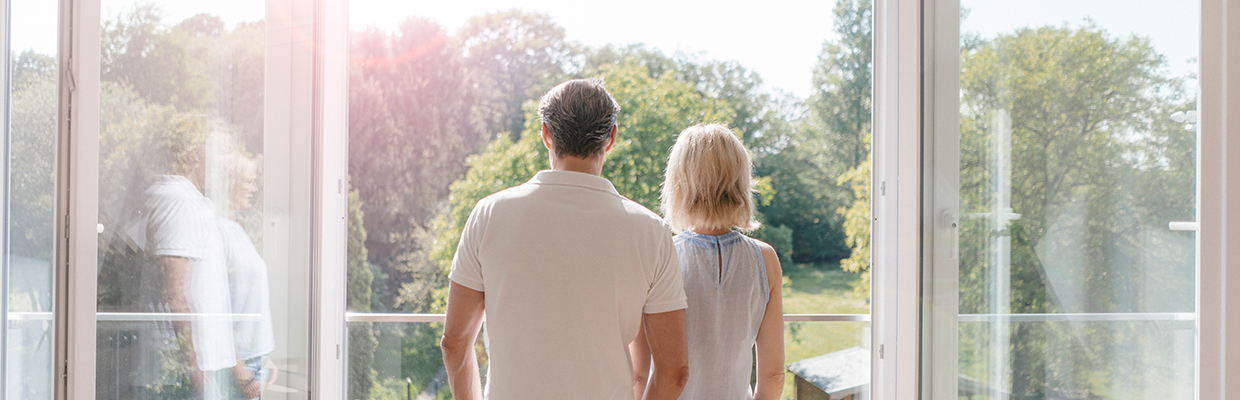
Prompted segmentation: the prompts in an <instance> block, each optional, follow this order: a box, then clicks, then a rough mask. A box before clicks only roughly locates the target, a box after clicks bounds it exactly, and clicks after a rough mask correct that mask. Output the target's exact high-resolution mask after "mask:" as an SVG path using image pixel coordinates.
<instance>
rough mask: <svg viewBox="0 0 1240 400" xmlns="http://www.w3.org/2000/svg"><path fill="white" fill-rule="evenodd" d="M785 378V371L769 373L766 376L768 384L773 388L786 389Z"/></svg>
mask: <svg viewBox="0 0 1240 400" xmlns="http://www.w3.org/2000/svg"><path fill="white" fill-rule="evenodd" d="M784 377H785V375H784V372H783V371H779V372H768V373H767V375H766V382H767V383H770V384H771V386H773V387H777V388H782V387H784Z"/></svg>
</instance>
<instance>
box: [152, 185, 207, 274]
mask: <svg viewBox="0 0 1240 400" xmlns="http://www.w3.org/2000/svg"><path fill="white" fill-rule="evenodd" d="M193 201H194V200H193V199H188V198H183V197H178V196H152V197H151V198H149V199H148V200H147V206H146V210H147V224H146V237H147V249H148V251H150V253H151V254H154V255H156V256H171V257H184V258H191V259H203V258H205V257H206V249H207V247H209V242H208V241H209V240H211V239H212V237H211V236H210V231H208V229H215V220H214V218H211V217H210V215H203V212H202V211H201V210H200V208H202V205H200V204H194V203H192V202H193Z"/></svg>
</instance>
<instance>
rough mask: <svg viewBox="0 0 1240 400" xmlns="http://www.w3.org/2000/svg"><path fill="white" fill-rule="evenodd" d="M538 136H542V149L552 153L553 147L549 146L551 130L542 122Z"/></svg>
mask: <svg viewBox="0 0 1240 400" xmlns="http://www.w3.org/2000/svg"><path fill="white" fill-rule="evenodd" d="M539 135H541V136H542V142H543V147H546V148H547V151H554V150H555V147H552V146H551V129H550V128H547V123H546V122H543V124H542V130H541V132H539Z"/></svg>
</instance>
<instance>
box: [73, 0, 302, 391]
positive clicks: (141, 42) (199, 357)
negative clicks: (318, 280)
mask: <svg viewBox="0 0 1240 400" xmlns="http://www.w3.org/2000/svg"><path fill="white" fill-rule="evenodd" d="M193 7H200V8H201V7H205V8H201V9H198V8H193ZM263 9H264V5H263V3H262V2H257V3H253V4H250V5H248V6H245V7H237V6H229V7H226V6H224V5H219V6H212V5H210V4H197V5H187V4H182V3H181V2H168V3H164V4H153V3H146V2H140V3H137V4H131V3H127V2H124V1H105V2H104V4H103V10H104V19H105V20H104V21H103V32H102V41H103V43H102V54H101V58H102V65H101V67H102V80H103V82H102V88H101V89H102V90H101V94H100V103H101V107H102V110H101V111H102V112H101V114H100V120H101V126H102V131H101V133H100V138H99V139H100V157H99V159H100V165H99V171H100V193H99V209H100V215H99V223H100V224H101V225H102V227H103V232H102V233H101V234H100V236H99V237H100V246H99V249H100V253H99V280H98V293H99V297H98V309H99V315H98V321H99V322H98V342H97V349H98V355H97V366H96V367H97V368H96V373H97V379H96V381H97V389H96V393H97V398H101V399H183V398H198V399H254V398H259V397H262V398H281V399H283V398H304V397H306V392H305V371H306V369H305V363H306V355H307V354H306V353H307V351H308V347H305V346H301V345H299V344H302V343H306V341H307V340H308V339H307V335H308V334H307V332H308V330H309V329H308V328H309V322H308V319H307V317H306V316H307V315H308V314H303V313H302V312H303V311H304V310H305V306H304V304H305V303H307V302H308V300H307V297H306V294H305V293H304V289H298V288H297V285H298V284H297V283H296V282H298V281H297V280H296V278H297V277H299V276H305V267H304V266H302V267H297V268H294V267H291V266H292V265H302V264H301V263H297V262H296V260H298V258H297V257H304V255H300V256H299V254H302V253H304V252H307V251H308V249H305V248H300V250H299V248H297V247H293V248H291V249H289V248H287V247H288V245H287V244H285V245H284V247H280V246H279V244H282V243H287V242H290V241H292V242H295V243H296V242H297V238H296V237H293V236H292V235H293V233H292V232H290V231H289V229H288V228H287V227H286V226H285V225H286V224H285V223H286V222H288V221H289V219H290V216H289V215H286V214H285V213H286V212H287V211H286V210H288V209H289V206H288V205H287V203H285V204H281V203H279V202H277V201H275V200H269V199H268V197H274V198H281V199H283V198H288V197H292V196H291V194H290V193H288V192H287V191H288V186H287V181H288V180H289V179H288V176H290V173H289V168H290V165H266V164H264V163H263V161H262V160H263V154H272V153H275V154H281V155H283V154H286V153H287V152H289V149H283V148H278V147H267V148H264V144H265V143H271V142H272V138H270V136H271V134H270V133H265V132H264V131H263V90H264V85H263V73H264V71H263V69H264V63H265V61H264V37H265V26H264V23H263V21H262V20H261V18H262V16H263ZM264 176H275V177H284V179H281V180H278V181H277V182H276V183H275V184H266V182H264V180H263V179H262V177H264ZM281 183H283V184H284V185H281ZM291 217H292V218H293V219H294V220H296V219H297V218H308V215H296V214H295V215H292V216H291ZM264 238H266V239H267V240H269V241H271V242H274V243H276V244H277V247H267V248H264V247H265V246H264V242H263V239H264ZM269 243H270V242H269ZM299 290H303V291H299ZM278 294H284V295H283V296H281V295H278ZM277 300H278V301H277ZM273 309H274V310H280V311H282V312H283V314H284V315H282V316H280V317H277V315H276V314H273V313H272V310H273Z"/></svg>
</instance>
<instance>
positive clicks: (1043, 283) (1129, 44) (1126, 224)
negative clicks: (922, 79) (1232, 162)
mask: <svg viewBox="0 0 1240 400" xmlns="http://www.w3.org/2000/svg"><path fill="white" fill-rule="evenodd" d="M1165 65H1166V61H1165V59H1164V58H1163V57H1162V56H1161V55H1159V54H1157V53H1156V52H1155V51H1154V49H1153V47H1152V46H1151V45H1150V43H1149V40H1148V39H1145V38H1140V37H1129V38H1116V37H1113V36H1111V35H1109V34H1108V33H1107V32H1106V31H1105V30H1103V29H1101V28H1099V27H1097V26H1096V25H1093V24H1092V23H1087V24H1085V25H1084V26H1083V27H1080V28H1072V27H1069V26H1067V25H1065V26H1061V27H1050V26H1047V27H1040V28H1025V29H1018V30H1016V31H1015V32H1014V33H1011V34H1002V35H999V36H998V37H996V38H994V39H992V40H990V41H979V42H977V43H973V44H971V45H970V46H965V47H964V49H963V51H962V53H961V117H960V118H961V122H960V127H961V130H960V148H961V159H960V162H961V171H960V176H961V214H962V215H965V216H970V215H976V216H980V217H970V218H965V219H963V220H962V226H961V233H960V235H961V242H960V254H961V257H960V277H961V278H960V279H961V282H960V285H961V287H962V288H970V290H962V291H961V297H960V312H961V313H986V312H991V311H992V309H993V308H992V307H1004V308H1010V310H1011V312H1013V313H1051V312H1130V311H1171V310H1177V311H1186V310H1192V309H1193V305H1192V304H1193V300H1192V299H1193V297H1192V293H1193V280H1192V276H1193V273H1192V268H1193V265H1192V263H1191V259H1192V256H1191V254H1192V253H1191V252H1192V249H1191V241H1190V242H1188V243H1190V244H1189V245H1187V246H1186V245H1184V241H1178V240H1176V239H1175V237H1174V236H1173V235H1170V234H1163V233H1161V232H1163V231H1165V230H1166V221H1168V220H1174V219H1175V218H1185V217H1188V218H1191V217H1190V216H1191V215H1192V210H1193V204H1192V201H1193V199H1192V196H1188V195H1185V194H1190V193H1193V190H1192V185H1193V183H1192V182H1193V179H1191V176H1192V174H1193V173H1194V172H1192V171H1193V168H1194V167H1193V158H1192V157H1193V150H1192V145H1191V144H1190V143H1192V141H1193V140H1194V139H1193V138H1192V132H1186V131H1184V130H1183V128H1182V127H1181V126H1176V124H1174V123H1172V122H1171V121H1169V120H1168V119H1167V118H1166V115H1169V114H1170V113H1171V111H1172V110H1175V109H1177V108H1181V109H1182V107H1186V106H1187V105H1189V104H1191V99H1186V98H1184V95H1183V94H1182V88H1181V86H1180V83H1179V82H1178V81H1176V80H1173V79H1169V78H1167V77H1166V76H1165V75H1164V74H1165V71H1164V69H1165ZM1004 136H1010V141H1011V154H1012V156H1011V159H1010V160H996V159H995V157H996V154H998V153H996V152H995V151H994V150H993V149H994V148H995V146H996V143H997V142H996V141H999V140H1003V139H1002V138H1003V137H1004ZM1006 162H1010V165H1011V167H1010V181H1011V185H1010V186H1011V211H1010V212H1014V213H1017V214H1020V216H1019V218H1018V219H1015V220H1014V221H1011V222H1009V223H1007V224H1006V225H1005V226H1004V227H999V228H997V229H996V228H992V227H993V225H994V222H993V219H994V218H996V216H997V215H999V214H998V213H1002V212H1005V210H1001V209H999V206H998V205H997V203H996V200H995V199H996V197H995V195H996V193H998V191H1000V190H1003V189H1002V187H1000V186H999V185H997V184H996V183H995V182H997V181H998V180H1001V179H1003V178H1004V177H1003V175H1001V174H1006V173H1007V172H1005V171H1004V170H999V169H996V167H995V165H996V164H1001V163H1006ZM1163 185H1165V186H1163ZM1169 192H1170V193H1173V194H1174V195H1173V196H1168V195H1167V194H1166V193H1169ZM1001 237H1009V238H1010V247H1005V245H1004V244H1002V242H997V241H995V240H994V238H1001ZM1000 251H1007V252H1010V274H1009V279H1010V284H1011V286H1010V290H1011V298H1010V300H1008V303H1007V304H992V303H991V301H990V294H991V291H990V290H988V289H987V288H989V287H990V285H992V284H993V282H990V279H989V276H990V275H991V273H990V272H991V268H995V267H997V266H998V265H997V264H996V261H993V259H992V258H991V257H990V255H991V254H995V253H996V252H1000ZM1138 254H1140V255H1143V257H1135V255H1138ZM1183 260H1188V261H1183ZM1150 271H1153V272H1150ZM1162 287H1166V288H1168V289H1161V288H1162ZM1137 293H1145V295H1137ZM1153 293H1158V294H1159V295H1158V296H1157V297H1156V298H1148V297H1149V295H1150V294H1153ZM1011 329H1012V331H1011V339H1010V343H1011V348H1010V349H991V350H988V351H1010V352H1011V357H1012V359H1013V360H1020V362H1015V363H1013V365H1012V369H1013V370H1012V372H1011V374H1012V376H1011V382H1012V387H1011V388H1010V390H1011V391H1012V393H1014V394H1015V395H1018V396H1030V397H1042V396H1049V395H1051V392H1050V391H1053V390H1062V389H1089V390H1091V391H1093V392H1101V393H1109V392H1112V391H1114V392H1115V393H1113V394H1112V395H1111V396H1107V397H1115V398H1126V397H1131V396H1128V395H1125V392H1124V391H1125V390H1132V391H1143V390H1145V391H1148V390H1149V389H1150V388H1151V387H1153V385H1154V383H1142V382H1140V378H1125V377H1127V376H1134V377H1136V376H1144V375H1143V374H1141V373H1137V372H1138V371H1140V370H1141V368H1146V367H1147V366H1149V365H1158V366H1157V367H1150V368H1168V367H1166V364H1167V363H1166V362H1161V361H1158V360H1159V359H1158V358H1157V357H1159V356H1158V355H1157V352H1156V351H1153V350H1142V349H1143V348H1144V349H1149V345H1148V344H1147V345H1143V344H1140V343H1133V341H1132V340H1130V339H1127V338H1131V337H1134V336H1135V337H1150V336H1149V335H1146V334H1134V333H1133V332H1128V331H1127V328H1124V327H1122V326H1121V327H1114V326H1100V325H1094V326H1079V327H1066V326H1062V325H1057V324H1012V326H1011ZM962 332H966V331H964V330H962ZM966 336H967V335H964V334H963V333H962V340H964V339H965V337H966ZM979 340H980V339H979ZM1121 346H1122V347H1121ZM968 347H969V346H964V345H962V356H961V361H962V363H965V364H968V363H976V362H980V361H979V360H978V358H982V357H984V355H981V354H977V353H974V352H970V351H968ZM1122 349H1127V350H1122ZM1121 356H1122V357H1126V358H1128V359H1129V361H1128V362H1116V360H1119V359H1120V358H1119V357H1121ZM1163 361H1165V360H1163ZM1130 379H1135V380H1130ZM1092 382H1107V383H1106V384H1095V383H1092ZM1125 388H1127V389H1125ZM1001 389H1004V390H1007V388H1001ZM1189 390H1190V391H1189V392H1188V393H1181V394H1183V395H1187V396H1191V387H1190V388H1189ZM1133 394H1135V393H1133Z"/></svg>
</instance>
